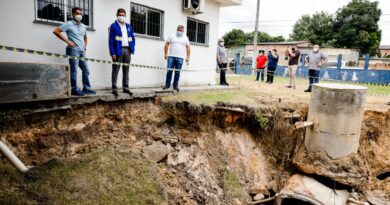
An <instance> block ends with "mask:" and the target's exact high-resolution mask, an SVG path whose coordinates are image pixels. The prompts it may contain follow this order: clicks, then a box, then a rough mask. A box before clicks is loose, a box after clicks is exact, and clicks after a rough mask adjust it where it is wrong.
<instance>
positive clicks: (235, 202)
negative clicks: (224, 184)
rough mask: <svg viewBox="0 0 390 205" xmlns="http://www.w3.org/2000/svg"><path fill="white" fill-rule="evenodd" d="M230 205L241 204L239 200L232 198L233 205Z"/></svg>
mask: <svg viewBox="0 0 390 205" xmlns="http://www.w3.org/2000/svg"><path fill="white" fill-rule="evenodd" d="M232 204H234V205H241V204H242V203H241V202H240V200H239V199H237V198H234V199H233V203H232Z"/></svg>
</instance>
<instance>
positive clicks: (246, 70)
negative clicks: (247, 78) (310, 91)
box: [235, 54, 390, 85]
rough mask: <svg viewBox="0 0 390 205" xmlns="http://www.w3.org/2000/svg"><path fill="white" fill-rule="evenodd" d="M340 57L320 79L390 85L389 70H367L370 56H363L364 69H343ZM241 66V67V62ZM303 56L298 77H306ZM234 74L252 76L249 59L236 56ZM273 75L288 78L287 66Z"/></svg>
mask: <svg viewBox="0 0 390 205" xmlns="http://www.w3.org/2000/svg"><path fill="white" fill-rule="evenodd" d="M342 59H343V58H342V55H339V56H338V60H337V64H336V65H327V66H326V67H325V68H322V69H321V73H320V78H321V79H324V80H335V81H346V82H354V83H372V84H384V85H390V70H371V69H369V62H370V56H369V55H366V56H365V62H364V68H353V67H352V68H351V67H349V68H347V67H343V63H342V62H343V61H342ZM242 60H245V62H243V64H242V65H243V66H241V61H242ZM304 60H305V56H304V55H303V56H302V58H301V65H300V66H299V68H298V70H297V76H298V77H308V68H307V67H305V66H304V65H305V63H304ZM235 73H236V74H242V75H252V60H251V58H242V59H241V57H240V54H237V55H236V59H235ZM275 75H277V76H283V77H287V76H288V68H287V66H278V68H277V69H276V73H275Z"/></svg>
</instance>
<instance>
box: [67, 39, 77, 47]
mask: <svg viewBox="0 0 390 205" xmlns="http://www.w3.org/2000/svg"><path fill="white" fill-rule="evenodd" d="M67 43H68V46H69V47H72V48H76V47H77V46H76V44H75V43H73V42H72V41H69V40H68V42H67Z"/></svg>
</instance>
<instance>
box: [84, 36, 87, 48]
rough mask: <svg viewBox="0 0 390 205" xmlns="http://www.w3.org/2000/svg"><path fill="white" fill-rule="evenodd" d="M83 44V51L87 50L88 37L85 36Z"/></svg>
mask: <svg viewBox="0 0 390 205" xmlns="http://www.w3.org/2000/svg"><path fill="white" fill-rule="evenodd" d="M84 44H85V48H84V49H85V50H87V45H88V37H87V35H85V36H84Z"/></svg>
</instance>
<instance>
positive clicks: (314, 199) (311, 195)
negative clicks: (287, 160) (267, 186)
mask: <svg viewBox="0 0 390 205" xmlns="http://www.w3.org/2000/svg"><path fill="white" fill-rule="evenodd" d="M348 196H349V193H348V191H346V190H333V189H330V188H328V187H326V186H325V185H323V184H321V183H320V182H318V181H316V180H315V179H313V178H311V177H308V176H303V175H300V174H296V175H293V176H292V177H290V179H288V181H287V183H286V185H285V186H284V188H283V189H282V190H281V191H280V193H279V194H278V195H277V197H276V198H277V199H276V202H277V203H276V204H277V205H280V204H282V202H283V200H285V199H297V200H300V201H304V202H309V203H311V204H313V205H328V204H332V205H345V204H346V203H347V200H348Z"/></svg>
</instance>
